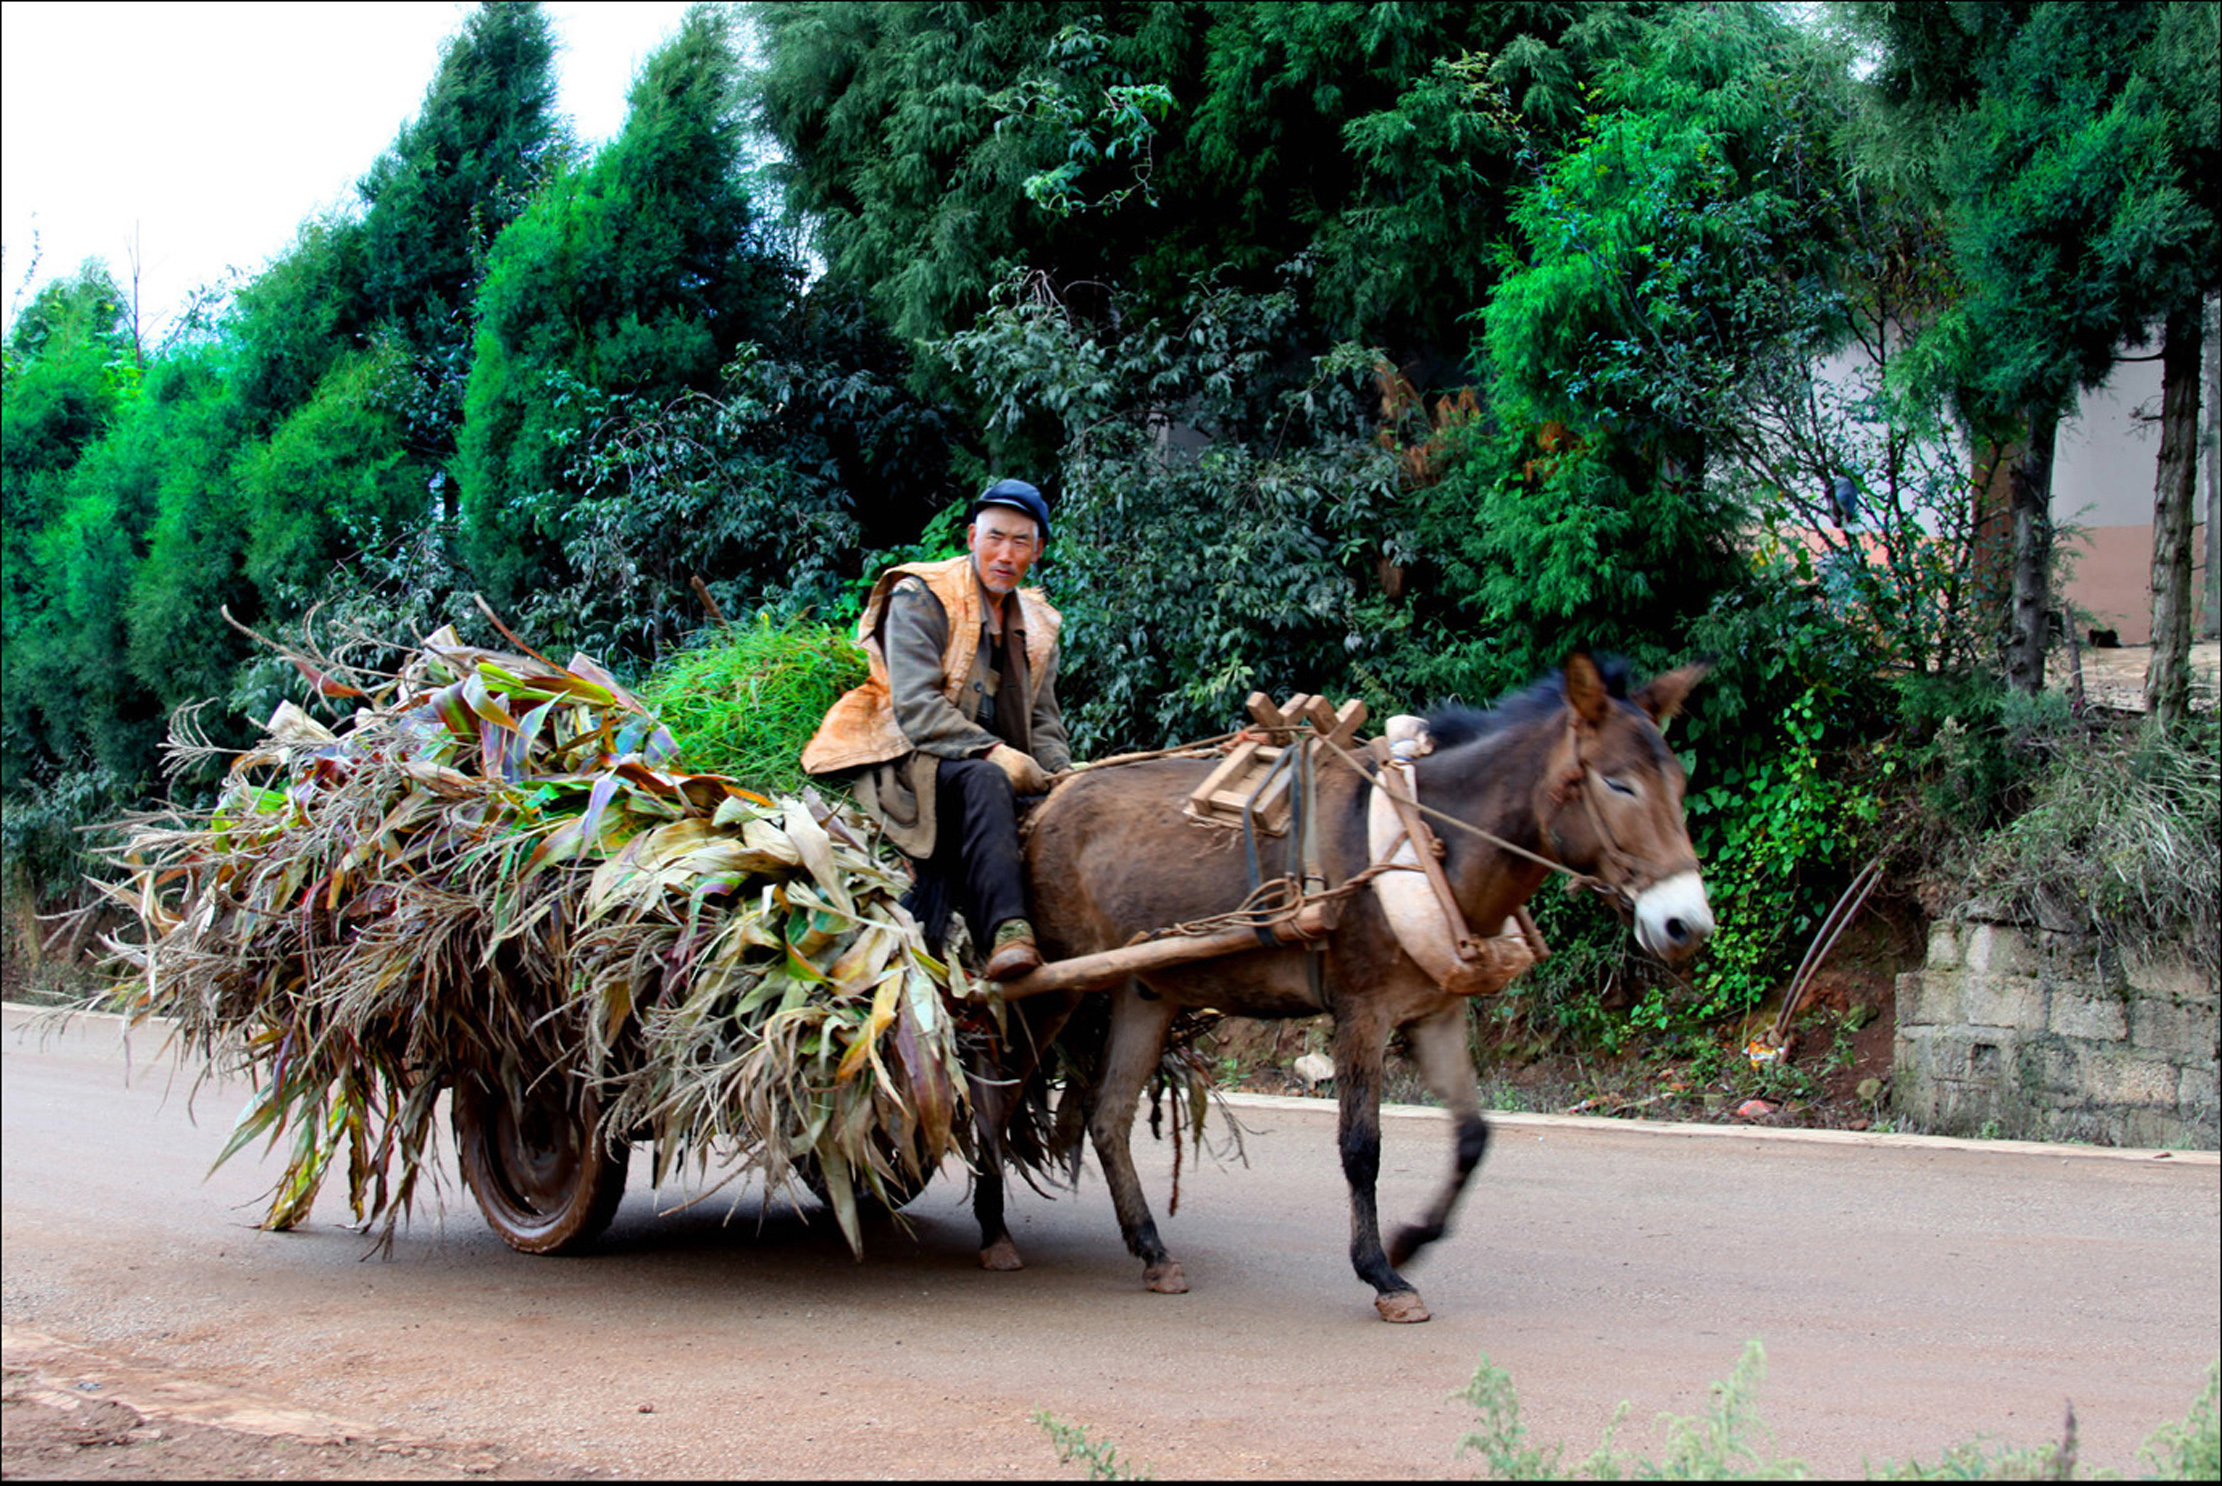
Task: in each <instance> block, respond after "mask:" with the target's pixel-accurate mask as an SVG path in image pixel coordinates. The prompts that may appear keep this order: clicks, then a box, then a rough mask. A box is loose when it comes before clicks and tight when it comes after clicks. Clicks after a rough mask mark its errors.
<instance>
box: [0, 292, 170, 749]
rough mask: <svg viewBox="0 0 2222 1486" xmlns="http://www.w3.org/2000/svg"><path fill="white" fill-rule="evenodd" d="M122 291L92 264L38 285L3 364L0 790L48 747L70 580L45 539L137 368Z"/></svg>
mask: <svg viewBox="0 0 2222 1486" xmlns="http://www.w3.org/2000/svg"><path fill="white" fill-rule="evenodd" d="M129 350H130V344H129V336H128V333H127V332H126V330H125V327H124V318H123V301H122V296H121V295H120V294H119V293H118V292H117V290H116V286H115V283H114V281H113V280H111V279H110V278H109V276H108V272H107V270H106V269H105V268H104V267H102V266H101V265H100V264H98V263H87V264H86V265H85V266H84V267H83V268H81V269H80V270H79V271H78V273H77V275H76V276H75V277H74V278H72V279H67V280H57V281H55V282H53V283H50V284H48V285H46V286H45V287H44V288H42V289H41V290H40V291H39V293H38V294H37V296H35V297H34V298H33V300H32V301H31V303H30V304H29V305H27V306H25V307H24V310H23V313H22V314H21V315H20V316H18V317H17V319H16V323H15V328H14V329H13V330H12V331H11V332H10V334H9V337H8V344H7V347H6V350H5V361H4V364H0V375H4V378H5V380H4V382H0V788H4V789H6V790H9V791H13V790H15V789H17V788H19V787H20V786H21V785H22V784H23V783H24V782H25V781H26V780H27V779H28V778H30V777H31V774H32V773H33V771H34V770H35V769H36V768H37V767H39V766H40V765H41V764H43V763H45V762H46V761H47V760H48V758H49V755H48V754H47V750H46V748H45V740H46V739H47V737H48V736H49V734H50V729H49V725H48V724H49V719H47V717H46V716H45V712H44V709H43V707H42V706H41V701H40V692H39V690H38V687H37V685H36V684H35V678H36V676H37V675H38V669H37V667H36V666H35V665H34V660H35V659H36V656H37V654H38V652H39V650H40V648H41V646H42V644H43V643H48V642H49V636H50V632H51V630H52V629H53V625H54V614H53V612H52V610H53V605H54V604H55V603H56V602H57V601H58V600H59V599H60V597H61V596H62V594H63V592H64V590H63V588H62V586H61V585H60V584H59V583H57V582H56V575H55V574H54V573H53V572H52V570H51V569H50V568H49V567H48V566H47V565H46V563H45V561H44V559H43V556H42V554H41V552H40V551H39V547H40V537H41V534H43V533H45V532H46V531H47V530H48V529H49V528H50V527H52V526H53V525H54V524H55V523H56V522H57V521H58V520H60V518H61V516H62V513H63V511H64V510H65V509H66V508H67V506H68V504H69V478H70V471H71V470H72V468H73V467H74V466H75V465H76V464H77V462H78V460H79V459H80V458H81V457H82V456H83V454H84V452H85V450H86V449H87V448H88V447H89V446H91V445H93V444H94V443H96V442H97V441H98V440H99V439H100V438H101V436H102V435H104V434H105V433H106V432H107V431H108V430H109V429H110V428H111V427H112V426H113V425H114V423H115V420H116V418H117V417H118V415H119V413H120V412H121V410H122V409H124V408H125V407H126V406H127V405H128V404H129V402H130V400H131V398H132V396H133V395H134V393H135V391H136V389H137V385H138V376H137V371H136V367H135V365H134V363H133V362H132V361H131V360H130V356H129Z"/></svg>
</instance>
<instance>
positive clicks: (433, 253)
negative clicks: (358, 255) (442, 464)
mask: <svg viewBox="0 0 2222 1486" xmlns="http://www.w3.org/2000/svg"><path fill="white" fill-rule="evenodd" d="M555 105H556V78H555V42H554V38H553V36H552V35H551V33H550V31H549V26H548V20H547V17H546V16H545V15H544V14H543V13H542V12H541V9H540V7H539V5H538V4H536V3H533V0H495V3H488V4H485V5H482V6H480V7H479V9H477V10H476V11H474V12H472V13H471V16H470V18H469V19H468V20H466V21H465V22H464V23H463V29H462V30H461V31H460V32H459V33H458V34H457V35H456V36H454V37H453V38H451V39H450V40H449V41H448V43H447V44H446V46H445V47H444V48H443V49H442V51H441V55H440V67H439V71H438V72H437V73H435V74H434V76H433V79H432V82H431V85H430V86H429V87H427V88H426V89H425V94H424V107H423V109H422V110H421V111H420V112H419V113H418V114H417V116H416V117H415V118H414V119H412V120H411V121H409V122H408V123H407V124H404V125H403V126H402V128H401V132H400V133H399V134H398V135H396V136H395V138H394V142H393V146H392V147H391V148H390V149H388V150H387V151H386V153H385V154H384V155H382V156H380V157H379V159H378V162H377V163H376V164H375V165H373V166H372V167H371V169H370V171H369V172H368V173H367V174H365V175H364V176H363V178H362V180H361V182H360V183H359V184H358V186H357V188H356V189H357V191H358V192H359V193H360V195H361V196H362V199H363V201H364V203H365V205H366V208H367V209H366V210H365V212H364V213H363V245H364V254H365V263H364V283H363V289H364V293H365V295H366V297H367V299H368V303H369V314H370V317H371V318H372V319H373V320H374V321H376V322H378V323H380V324H382V325H383V326H385V327H387V328H388V329H389V330H390V331H391V332H392V333H393V334H395V335H396V336H397V337H398V338H399V339H400V341H401V343H402V344H403V345H404V346H405V347H406V349H407V350H408V352H409V354H410V356H411V358H412V359H413V362H414V371H415V374H416V377H417V379H418V381H419V383H420V384H421V386H420V395H419V397H418V398H417V399H416V400H415V405H412V406H408V407H406V408H405V409H404V411H405V412H406V413H407V414H408V415H409V421H410V423H411V425H412V427H411V433H412V437H413V439H414V441H415V442H417V443H418V444H419V446H420V449H421V450H422V452H425V453H429V454H432V455H434V456H435V457H440V456H445V455H446V454H448V453H450V452H452V450H453V448H454V439H455V426H456V424H457V423H458V422H460V421H461V415H462V399H463V385H464V382H465V380H466V378H467V377H468V376H469V374H470V365H469V360H470V347H471V325H470V305H471V300H472V298H473V296H475V295H476V293H477V292H478V285H479V281H480V279H481V278H482V277H483V276H484V273H485V266H486V256H487V253H488V252H489V251H490V250H491V248H492V246H493V243H494V240H495V239H496V238H497V237H499V236H500V235H501V233H502V230H503V229H504V228H506V227H507V226H508V225H509V224H510V223H511V222H513V221H515V220H516V219H517V217H518V216H519V215H520V214H521V213H522V212H523V211H524V209H525V206H526V204H527V203H528V202H529V201H530V200H531V199H532V196H533V193H534V192H535V191H537V190H538V189H539V188H540V186H541V185H543V184H544V183H545V181H546V180H547V178H548V176H549V175H550V174H551V173H552V172H553V171H554V169H555V167H556V165H557V163H558V162H559V161H560V160H561V159H562V158H563V155H564V153H565V152H566V150H567V149H568V148H569V140H568V137H567V134H566V131H565V129H564V127H563V123H562V120H561V118H560V116H559V115H558V114H557V113H556V106H555Z"/></svg>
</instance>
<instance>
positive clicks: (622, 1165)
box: [451, 1079, 632, 1254]
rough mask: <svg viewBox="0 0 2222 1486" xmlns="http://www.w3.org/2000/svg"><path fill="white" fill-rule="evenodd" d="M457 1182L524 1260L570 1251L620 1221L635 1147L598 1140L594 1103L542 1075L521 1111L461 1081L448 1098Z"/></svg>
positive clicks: (591, 1098)
mask: <svg viewBox="0 0 2222 1486" xmlns="http://www.w3.org/2000/svg"><path fill="white" fill-rule="evenodd" d="M451 1097H452V1099H453V1101H454V1105H453V1108H454V1117H455V1146H456V1153H457V1158H458V1162H459V1164H460V1165H461V1167H462V1171H463V1180H464V1182H465V1183H466V1184H467V1185H468V1186H469V1187H470V1189H471V1195H472V1196H473V1197H475V1198H477V1199H478V1210H479V1211H480V1212H481V1213H483V1214H484V1215H485V1217H486V1226H487V1227H489V1228H491V1229H493V1230H494V1231H495V1232H496V1233H498V1234H500V1235H501V1238H502V1242H504V1243H506V1244H508V1245H509V1246H510V1247H511V1248H513V1249H516V1250H518V1251H519V1252H521V1253H526V1254H569V1253H575V1252H577V1251H578V1250H580V1249H583V1248H585V1247H586V1246H587V1245H588V1244H591V1243H592V1242H593V1241H594V1240H595V1239H596V1238H598V1237H600V1236H601V1233H602V1230H604V1229H605V1228H607V1227H609V1225H610V1220H611V1219H612V1218H614V1217H616V1216H617V1205H618V1204H619V1203H620V1202H622V1201H623V1200H624V1197H625V1169H626V1166H627V1164H628V1162H629V1161H630V1159H631V1156H632V1147H631V1146H629V1145H620V1146H618V1147H617V1148H616V1149H615V1150H611V1149H610V1148H608V1147H607V1146H605V1145H603V1144H602V1143H601V1142H600V1141H599V1140H597V1139H596V1138H595V1128H596V1126H598V1125H599V1124H600V1123H601V1116H602V1110H601V1105H600V1103H599V1102H598V1101H597V1100H596V1099H595V1098H594V1096H593V1095H592V1094H590V1093H587V1092H585V1091H584V1090H577V1089H575V1088H573V1087H572V1086H568V1085H567V1084H565V1083H564V1082H562V1081H559V1080H555V1079H544V1080H542V1081H541V1082H540V1083H539V1084H537V1085H535V1086H534V1088H533V1089H532V1090H531V1091H530V1092H528V1093H527V1095H526V1096H525V1099H526V1102H525V1107H524V1108H523V1109H522V1110H518V1109H515V1108H513V1107H512V1106H511V1104H510V1101H509V1098H508V1096H507V1095H506V1094H505V1093H503V1092H502V1091H500V1090H499V1089H495V1088H492V1087H489V1086H488V1085H486V1084H484V1083H482V1082H480V1081H478V1080H476V1079H466V1080H464V1081H463V1082H462V1083H460V1084H458V1085H457V1086H456V1088H455V1090H454V1092H453V1094H452V1095H451Z"/></svg>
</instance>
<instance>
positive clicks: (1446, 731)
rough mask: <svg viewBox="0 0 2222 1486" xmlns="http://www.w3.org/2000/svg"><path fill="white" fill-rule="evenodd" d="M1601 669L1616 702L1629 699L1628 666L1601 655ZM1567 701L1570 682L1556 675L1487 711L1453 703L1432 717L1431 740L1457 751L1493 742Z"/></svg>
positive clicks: (1503, 698) (1429, 723)
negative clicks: (1481, 741)
mask: <svg viewBox="0 0 2222 1486" xmlns="http://www.w3.org/2000/svg"><path fill="white" fill-rule="evenodd" d="M1596 659H1597V669H1598V670H1599V672H1601V673H1602V674H1603V676H1604V678H1605V690H1606V692H1607V693H1608V694H1609V695H1611V696H1612V697H1613V698H1614V699H1615V700H1626V698H1627V696H1628V662H1627V661H1625V660H1623V659H1621V658H1620V657H1619V656H1617V655H1600V656H1598V657H1597V658H1596ZM1565 700H1566V678H1565V674H1564V673H1563V672H1560V671H1552V672H1549V673H1548V674H1546V675H1544V676H1541V677H1538V678H1537V679H1536V680H1534V681H1531V682H1529V683H1528V684H1527V685H1526V686H1523V687H1521V688H1519V689H1518V690H1516V691H1508V692H1506V693H1505V694H1504V695H1503V696H1501V697H1499V698H1497V699H1496V700H1495V701H1494V702H1491V703H1490V704H1489V705H1488V706H1486V707H1470V706H1467V705H1466V704H1464V703H1462V702H1452V703H1450V704H1449V705H1447V706H1444V707H1441V708H1438V709H1437V710H1436V711H1434V712H1431V713H1429V714H1428V717H1427V731H1428V736H1430V737H1432V738H1433V739H1434V740H1435V746H1436V747H1437V748H1456V747H1458V746H1459V745H1460V744H1462V743H1473V742H1477V741H1479V740H1481V739H1483V738H1492V737H1495V736H1496V735H1497V734H1499V733H1502V732H1506V731H1508V730H1510V729H1512V728H1516V727H1520V726H1522V725H1523V724H1526V723H1531V722H1538V721H1541V720H1542V719H1543V718H1545V717H1548V716H1550V715H1551V714H1552V713H1553V712H1556V711H1557V710H1558V709H1559V707H1560V705H1561V704H1563V703H1564V702H1565Z"/></svg>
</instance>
